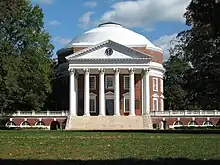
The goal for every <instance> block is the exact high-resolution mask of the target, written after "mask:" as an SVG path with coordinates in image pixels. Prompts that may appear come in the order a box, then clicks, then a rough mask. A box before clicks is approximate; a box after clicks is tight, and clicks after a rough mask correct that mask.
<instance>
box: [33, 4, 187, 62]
mask: <svg viewBox="0 0 220 165" xmlns="http://www.w3.org/2000/svg"><path fill="white" fill-rule="evenodd" d="M189 2H190V0H32V3H33V4H34V5H35V4H39V5H40V7H41V8H42V9H43V12H44V23H45V28H46V30H47V31H48V32H49V33H50V34H51V35H52V42H53V44H54V46H55V50H54V53H55V52H56V51H57V50H59V49H60V48H62V47H64V46H65V45H66V44H67V43H68V42H70V41H71V40H72V39H73V38H74V37H75V36H77V35H80V34H82V33H83V32H85V31H86V30H89V29H91V28H94V27H96V26H97V25H98V24H99V23H100V22H107V21H113V22H118V23H120V24H122V25H124V26H125V27H127V28H130V29H132V30H134V31H136V32H138V33H141V34H143V35H144V36H146V37H147V38H148V39H149V40H150V41H151V42H153V43H154V44H156V45H157V46H159V47H161V48H162V49H164V58H165V59H167V58H168V52H167V49H168V48H169V47H170V40H171V39H172V38H173V37H175V36H176V34H177V33H178V32H180V31H182V30H185V29H186V28H187V27H186V26H185V22H184V18H183V16H182V15H183V13H184V12H185V8H186V6H187V5H188V4H189ZM54 57H55V55H54Z"/></svg>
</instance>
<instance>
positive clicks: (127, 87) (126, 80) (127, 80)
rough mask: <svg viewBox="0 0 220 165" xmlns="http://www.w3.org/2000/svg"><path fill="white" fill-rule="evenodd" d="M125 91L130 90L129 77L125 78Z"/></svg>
mask: <svg viewBox="0 0 220 165" xmlns="http://www.w3.org/2000/svg"><path fill="white" fill-rule="evenodd" d="M124 89H129V76H124Z"/></svg>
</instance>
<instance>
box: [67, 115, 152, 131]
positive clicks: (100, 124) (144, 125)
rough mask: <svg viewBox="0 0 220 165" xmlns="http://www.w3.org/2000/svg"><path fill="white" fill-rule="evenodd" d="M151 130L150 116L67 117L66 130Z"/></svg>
mask: <svg viewBox="0 0 220 165" xmlns="http://www.w3.org/2000/svg"><path fill="white" fill-rule="evenodd" d="M142 129H152V121H151V117H150V116H69V117H68V122H67V125H66V130H142Z"/></svg>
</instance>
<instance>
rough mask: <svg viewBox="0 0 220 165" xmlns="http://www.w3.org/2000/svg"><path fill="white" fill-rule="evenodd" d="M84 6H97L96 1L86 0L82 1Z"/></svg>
mask: <svg viewBox="0 0 220 165" xmlns="http://www.w3.org/2000/svg"><path fill="white" fill-rule="evenodd" d="M84 6H86V7H91V8H94V7H96V6H97V2H95V1H87V2H85V3H84Z"/></svg>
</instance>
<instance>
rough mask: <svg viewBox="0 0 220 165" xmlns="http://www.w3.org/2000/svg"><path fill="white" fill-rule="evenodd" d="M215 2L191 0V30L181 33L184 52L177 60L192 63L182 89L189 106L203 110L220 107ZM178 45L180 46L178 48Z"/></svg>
mask: <svg viewBox="0 0 220 165" xmlns="http://www.w3.org/2000/svg"><path fill="white" fill-rule="evenodd" d="M217 7H219V5H218V4H217V3H216V0H209V1H207V0H192V1H191V3H190V4H189V6H188V7H187V11H186V13H185V14H184V17H185V18H186V25H188V26H189V27H190V29H189V30H186V31H183V32H181V33H180V34H179V38H180V39H181V44H179V45H181V51H180V50H179V49H176V50H175V53H176V55H175V56H176V58H178V57H181V59H182V60H183V61H185V62H186V63H188V64H190V65H189V67H188V68H187V69H186V70H184V74H183V77H182V80H183V81H185V83H184V84H183V85H182V88H183V90H184V91H185V92H186V93H187V94H186V98H187V99H188V101H189V102H188V103H187V105H189V104H190V105H192V106H193V107H194V108H202V109H219V108H220V90H219V89H218V88H219V84H220V69H219V65H220V35H219V29H220V28H219V27H220V26H219V24H218V21H216V18H217V17H218V16H217V13H218V12H217V11H218V10H216V8H217ZM177 46H178V45H177Z"/></svg>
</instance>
